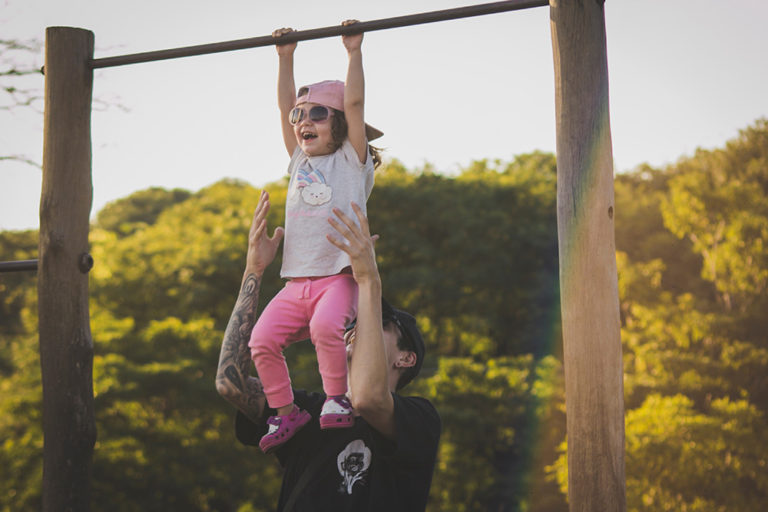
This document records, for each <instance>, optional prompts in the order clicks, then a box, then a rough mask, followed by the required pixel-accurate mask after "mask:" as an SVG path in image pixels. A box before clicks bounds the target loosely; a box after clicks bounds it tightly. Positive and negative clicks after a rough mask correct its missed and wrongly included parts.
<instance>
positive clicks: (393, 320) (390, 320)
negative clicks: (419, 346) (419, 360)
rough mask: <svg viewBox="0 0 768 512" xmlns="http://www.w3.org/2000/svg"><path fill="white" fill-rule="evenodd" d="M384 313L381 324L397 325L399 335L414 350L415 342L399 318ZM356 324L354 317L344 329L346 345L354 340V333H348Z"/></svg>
mask: <svg viewBox="0 0 768 512" xmlns="http://www.w3.org/2000/svg"><path fill="white" fill-rule="evenodd" d="M384 315H385V316H383V318H382V319H381V323H382V326H383V327H386V326H387V325H389V324H393V325H394V326H395V327H397V330H398V331H399V332H400V337H401V338H403V339H404V340H405V341H406V344H407V345H408V347H409V348H410V349H412V350H414V351H415V344H414V343H413V340H411V337H410V335H409V334H408V331H406V330H405V328H404V327H403V324H402V323H400V319H399V318H397V315H388V314H386V313H385V314H384ZM356 324H357V320H356V319H355V320H353V321H352V323H351V324H349V325H348V326H347V327H346V329H345V330H344V334H345V339H346V341H347V344H348V345H351V344H352V343H354V342H355V333H350V331H351V330H352V329H354V327H355V325H356Z"/></svg>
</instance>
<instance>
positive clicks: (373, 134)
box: [365, 123, 384, 142]
mask: <svg viewBox="0 0 768 512" xmlns="http://www.w3.org/2000/svg"><path fill="white" fill-rule="evenodd" d="M383 135H384V132H382V131H381V130H377V129H376V128H374V127H373V126H371V125H369V124H368V123H365V136H366V138H367V139H368V142H370V141H372V140H376V139H378V138H379V137H381V136H383Z"/></svg>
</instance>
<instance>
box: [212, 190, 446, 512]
mask: <svg viewBox="0 0 768 512" xmlns="http://www.w3.org/2000/svg"><path fill="white" fill-rule="evenodd" d="M269 206H270V204H269V196H268V194H267V193H266V192H262V194H261V198H260V199H259V203H258V205H257V207H256V211H255V212H254V216H253V222H252V224H251V229H250V233H249V235H248V255H247V257H246V268H245V273H244V275H243V282H242V285H241V289H240V295H239V297H238V299H237V302H236V304H235V308H234V310H233V311H232V316H231V317H230V320H229V324H228V325H227V329H226V332H225V334H224V340H223V343H222V347H221V355H220V358H219V367H218V372H217V375H216V389H217V390H218V392H219V394H221V396H222V397H224V398H225V399H226V400H228V401H229V402H231V403H232V404H233V405H234V406H235V407H237V409H238V413H237V421H236V434H237V438H238V439H239V440H240V442H242V443H244V444H248V445H258V442H259V439H260V438H261V436H262V435H263V434H264V433H265V432H266V431H267V425H266V418H267V417H268V416H270V415H271V414H274V411H269V409H268V408H267V407H266V400H265V397H264V394H263V393H262V390H261V385H260V383H259V380H258V379H257V378H256V377H253V376H251V375H249V374H250V369H251V367H252V363H251V357H250V349H249V348H248V341H249V339H250V335H251V330H252V328H253V325H254V323H255V321H256V309H257V302H258V294H259V285H260V282H261V277H262V275H263V273H264V269H265V268H266V267H267V266H268V265H269V264H270V263H271V262H272V260H273V259H274V257H275V254H276V252H277V248H278V245H279V244H280V240H281V238H282V236H283V230H282V228H277V229H276V230H275V234H274V235H273V236H272V237H271V238H270V237H269V236H268V235H267V223H266V215H267V212H268V211H269ZM352 207H353V210H354V212H355V214H356V215H357V217H358V221H359V225H358V224H356V223H355V222H353V221H352V219H350V218H349V217H347V216H346V215H344V214H343V213H341V212H340V211H338V210H334V213H335V214H336V216H337V217H338V219H339V220H336V219H329V222H330V223H331V225H332V226H333V227H334V228H335V229H336V231H337V232H338V233H339V235H340V237H341V238H337V237H330V236H329V237H328V240H329V243H332V244H333V245H335V246H336V247H338V248H339V249H340V250H342V251H345V252H346V253H347V254H348V255H349V256H350V260H351V262H352V273H353V276H354V278H355V281H356V282H357V285H358V291H359V294H358V297H359V298H358V315H357V321H356V323H355V325H354V327H353V328H352V329H351V330H350V331H349V332H348V333H347V336H346V341H347V343H348V345H347V354H348V358H349V376H348V379H349V386H348V388H349V391H348V398H349V400H350V402H351V403H352V406H353V407H354V410H355V411H356V414H357V417H356V418H355V424H354V426H353V427H352V428H345V429H330V430H321V429H320V426H319V423H318V420H317V418H318V415H319V412H320V409H321V407H322V404H323V401H324V399H325V396H324V395H323V394H321V393H307V392H304V391H298V390H294V394H295V400H296V403H297V405H299V407H301V408H302V409H304V410H306V411H308V412H309V413H310V414H311V415H312V421H311V422H310V423H309V424H307V425H306V426H304V427H303V428H302V429H301V430H300V431H298V432H296V433H295V435H294V437H293V438H291V439H290V440H289V441H286V442H285V444H283V445H282V446H280V447H279V448H277V449H276V450H275V454H276V455H277V458H278V460H279V461H280V464H281V465H282V466H283V468H284V470H285V473H284V477H283V485H282V488H281V491H280V500H279V503H278V507H277V510H278V511H289V510H295V511H300V512H304V511H312V510H317V511H322V510H329V511H331V510H332V511H376V510H381V511H423V510H424V509H425V507H426V503H427V497H428V494H429V486H430V483H431V479H432V472H433V469H434V464H435V458H436V455H437V445H438V440H439V437H440V418H439V416H438V414H437V411H436V410H435V409H434V407H433V406H432V404H430V403H429V402H428V401H427V400H425V399H423V398H418V397H402V396H400V395H398V394H395V393H394V391H395V390H397V389H400V388H401V387H403V386H404V385H405V384H407V383H408V382H410V380H411V379H413V378H414V377H415V376H416V375H417V374H418V372H419V369H420V368H421V365H422V363H423V358H424V342H423V340H422V338H421V335H420V333H419V330H418V328H417V327H416V323H415V321H414V319H413V317H412V316H411V315H409V314H408V313H405V312H403V311H398V310H395V309H393V308H392V307H391V306H389V305H388V304H387V303H386V302H384V301H383V300H382V298H381V279H380V277H379V272H378V268H377V266H376V259H375V254H374V250H373V244H374V241H375V238H372V237H371V236H370V232H369V229H368V221H367V219H366V218H365V215H364V214H363V213H362V211H361V210H360V208H358V207H357V205H355V204H354V203H353V205H352Z"/></svg>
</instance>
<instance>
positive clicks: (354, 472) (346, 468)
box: [336, 439, 371, 495]
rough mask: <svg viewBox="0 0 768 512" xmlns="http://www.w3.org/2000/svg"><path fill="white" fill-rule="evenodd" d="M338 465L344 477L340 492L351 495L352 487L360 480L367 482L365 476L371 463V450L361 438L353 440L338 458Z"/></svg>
mask: <svg viewBox="0 0 768 512" xmlns="http://www.w3.org/2000/svg"><path fill="white" fill-rule="evenodd" d="M336 465H337V466H338V467H339V473H341V476H342V478H343V480H342V482H341V485H340V486H339V492H341V493H344V492H346V493H347V494H349V495H351V494H352V487H353V486H354V485H355V483H356V482H357V481H359V480H362V481H363V484H365V480H364V479H365V476H366V475H367V474H368V467H369V466H370V465H371V450H369V449H368V447H367V446H365V443H364V442H363V441H361V440H360V439H357V440H355V441H352V442H351V443H349V444H348V445H347V447H346V448H344V449H343V450H342V451H341V453H339V456H338V457H337V458H336Z"/></svg>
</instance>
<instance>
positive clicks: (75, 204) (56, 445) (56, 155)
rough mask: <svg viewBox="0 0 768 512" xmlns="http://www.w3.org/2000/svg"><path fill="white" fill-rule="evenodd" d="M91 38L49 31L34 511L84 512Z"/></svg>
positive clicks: (89, 404) (89, 382)
mask: <svg viewBox="0 0 768 512" xmlns="http://www.w3.org/2000/svg"><path fill="white" fill-rule="evenodd" d="M92 58H93V33H91V32H89V31H87V30H82V29H76V28H67V27H49V28H48V29H46V43H45V133H44V142H43V185H42V196H41V199H40V245H39V249H38V250H39V260H40V261H39V265H38V274H37V276H38V278H37V279H38V281H37V282H38V284H37V293H38V303H39V304H38V315H39V336H40V365H41V368H42V378H43V436H44V447H43V507H42V509H43V511H51V512H53V511H56V512H59V511H86V510H89V508H90V476H91V460H92V456H93V447H94V443H95V439H96V426H95V420H94V412H93V342H92V340H91V329H90V318H89V313H88V270H89V269H90V265H89V260H90V255H89V254H88V226H89V217H90V212H91V201H92V184H91V95H92V84H93V71H92V70H91V69H90V60H91V59H92Z"/></svg>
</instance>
